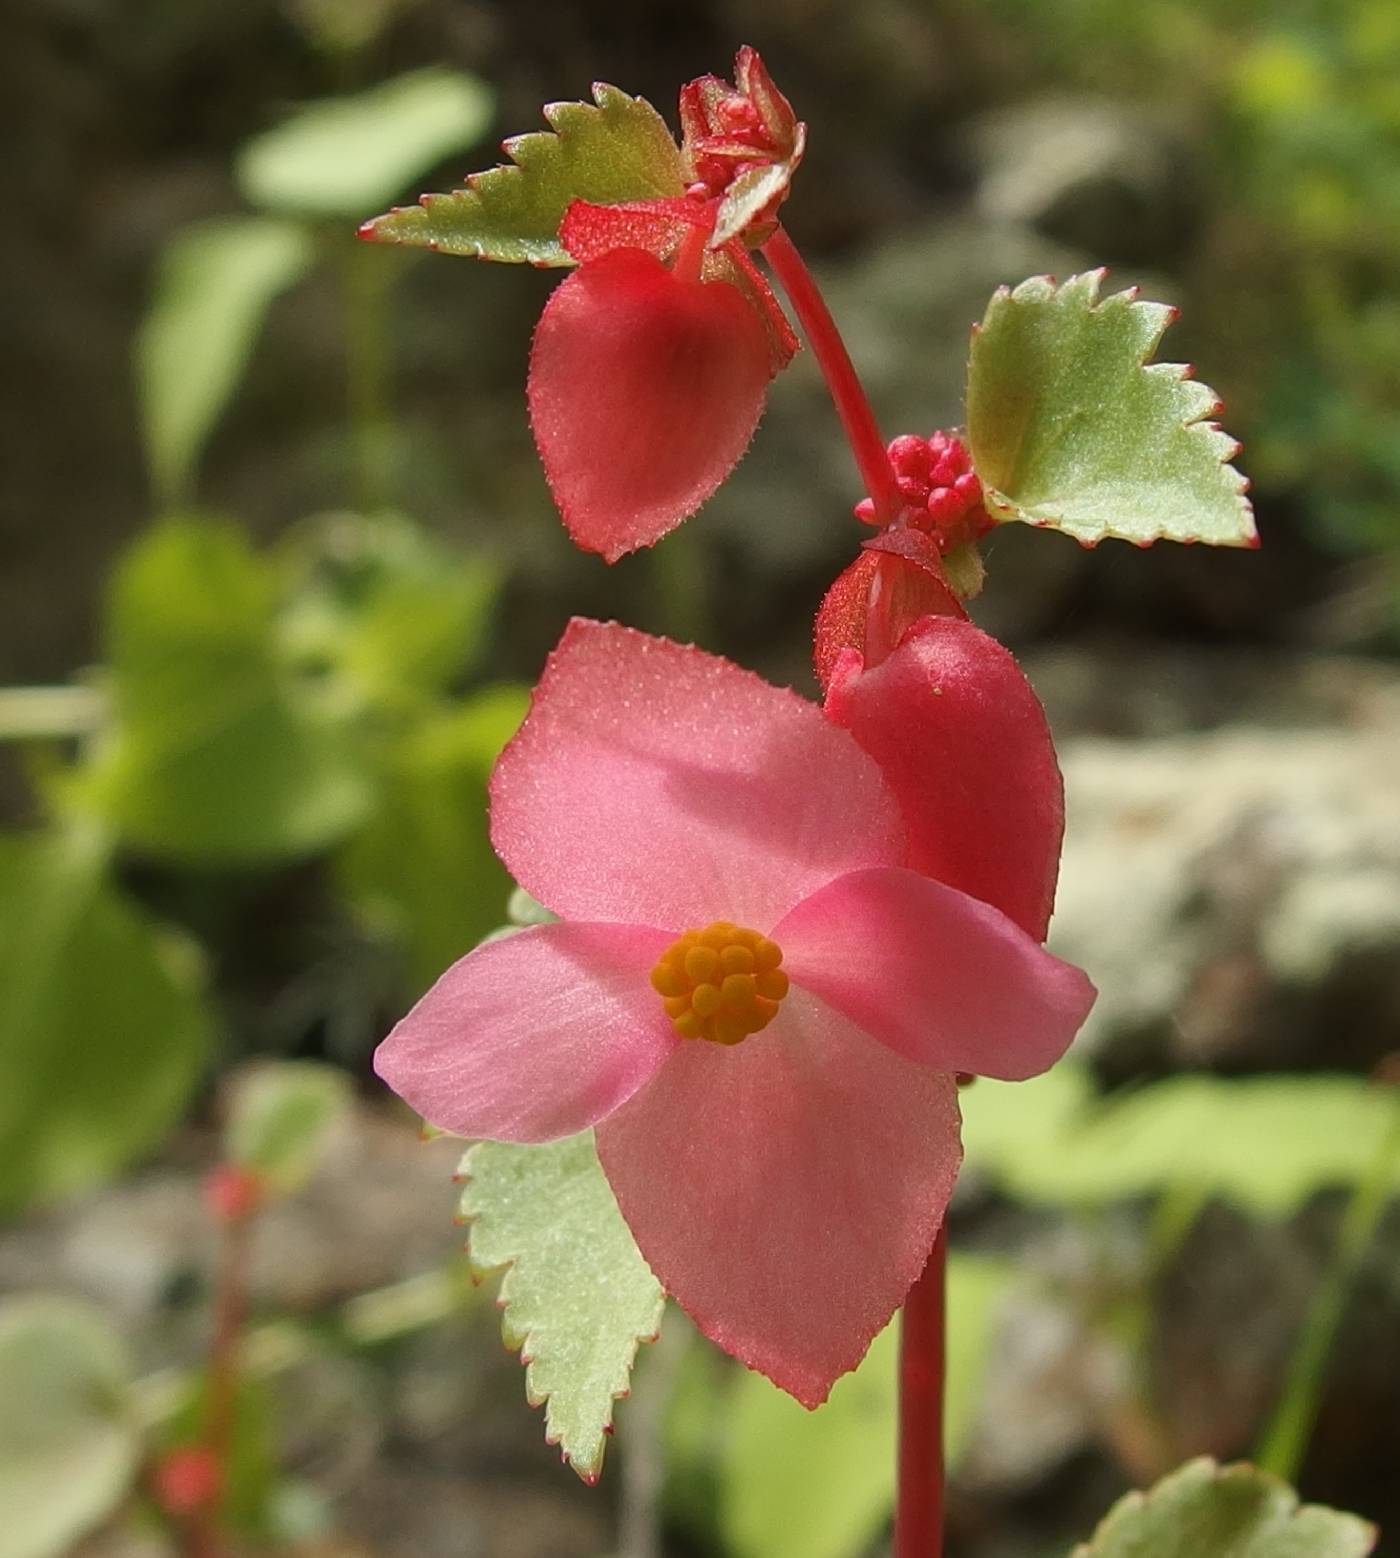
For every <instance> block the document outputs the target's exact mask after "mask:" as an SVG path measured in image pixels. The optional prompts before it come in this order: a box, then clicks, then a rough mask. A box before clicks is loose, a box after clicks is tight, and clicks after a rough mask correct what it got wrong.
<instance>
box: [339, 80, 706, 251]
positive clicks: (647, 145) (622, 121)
mask: <svg viewBox="0 0 1400 1558" xmlns="http://www.w3.org/2000/svg"><path fill="white" fill-rule="evenodd" d="M544 116H545V118H546V119H547V120H548V121H549V125H550V128H549V130H540V131H534V132H532V133H531V134H529V135H517V136H514V137H513V138H512V139H510V140H508V141H506V142H505V143H504V148H503V149H504V150H505V152H506V153H507V154H508V155H509V157H510V158H511V162H510V163H509V164H506V165H504V166H501V167H495V168H490V169H488V170H487V171H486V172H484V173H474V174H472V175H471V177H470V178H469V179H468V180H467V187H466V188H465V189H456V190H453V191H452V192H451V193H450V194H442V195H424V196H423V198H422V200H421V201H420V202H419V204H418V205H416V206H407V207H404V208H403V209H401V210H394V211H390V212H388V213H387V215H385V216H381V217H376V218H375V219H374V220H373V221H371V222H366V223H365V225H364V226H363V227H362V228H361V229H360V233H361V236H362V237H365V238H369V239H373V240H374V241H376V242H379V243H402V244H415V245H417V246H419V247H421V248H426V249H435V250H438V251H440V252H441V253H443V254H466V255H473V256H475V257H476V258H478V259H483V260H503V261H507V262H509V263H512V264H528V265H542V266H564V265H572V264H573V263H574V261H573V259H572V258H571V256H570V255H569V253H568V251H567V250H566V249H565V248H564V246H563V244H561V243H560V242H559V237H558V233H559V224H560V222H561V221H562V220H563V217H564V213H565V211H566V210H567V209H568V207H569V203H570V201H573V200H588V201H592V202H593V203H594V204H597V205H615V204H617V203H618V202H620V201H624V200H666V199H673V198H675V197H676V196H679V195H683V194H684V193H685V183H684V177H683V168H682V163H681V153H680V148H679V147H678V146H677V145H676V143H675V141H674V139H673V138H672V136H671V132H670V130H668V129H667V127H666V121H665V120H664V119H662V117H661V115H660V114H658V113H657V111H656V110H655V109H654V108H653V107H652V106H651V104H650V103H648V102H647V101H646V99H645V98H641V97H629V96H628V94H627V93H626V92H622V91H620V90H619V89H618V88H617V87H612V86H608V85H607V84H606V83H603V82H599V83H597V84H596V85H595V86H594V88H593V102H592V103H550V104H548V105H547V106H546V107H545V110H544Z"/></svg>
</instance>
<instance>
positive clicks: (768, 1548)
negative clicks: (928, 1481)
mask: <svg viewBox="0 0 1400 1558" xmlns="http://www.w3.org/2000/svg"><path fill="white" fill-rule="evenodd" d="M1010 1277H1011V1272H1010V1268H1009V1267H1007V1266H1006V1265H1004V1264H1003V1263H1001V1262H999V1261H991V1260H984V1259H981V1258H977V1257H972V1256H958V1255H955V1256H953V1257H951V1258H950V1260H949V1262H948V1347H949V1352H948V1359H947V1381H946V1399H945V1411H944V1418H945V1453H946V1455H947V1458H948V1460H949V1461H950V1463H951V1462H953V1461H956V1459H957V1457H958V1455H959V1454H960V1453H961V1450H962V1448H963V1445H964V1444H965V1443H966V1441H967V1437H968V1433H969V1430H970V1429H971V1427H972V1424H973V1421H974V1417H975V1413H976V1407H977V1402H978V1397H979V1394H980V1390H981V1383H982V1375H983V1370H984V1368H985V1366H986V1362H987V1358H988V1356H989V1352H990V1348H991V1344H992V1342H993V1340H994V1338H995V1334H996V1322H997V1315H998V1307H999V1303H1000V1300H1001V1298H1002V1296H1003V1294H1004V1293H1005V1291H1006V1288H1007V1286H1008V1284H1009V1281H1010ZM898 1331H899V1325H898V1322H897V1321H896V1322H894V1323H892V1324H891V1325H890V1326H889V1327H888V1328H887V1329H886V1330H884V1331H882V1332H881V1333H880V1335H879V1336H877V1337H876V1338H875V1340H874V1342H872V1343H871V1346H870V1351H869V1352H868V1353H867V1354H866V1357H865V1360H864V1362H863V1363H862V1364H861V1366H860V1367H859V1368H858V1369H857V1370H856V1371H855V1373H854V1374H851V1375H848V1376H847V1377H846V1378H845V1379H842V1380H838V1381H837V1383H836V1386H835V1387H834V1389H833V1390H832V1392H831V1398H830V1400H829V1401H828V1402H827V1403H826V1405H825V1406H822V1407H819V1408H818V1409H817V1410H816V1411H815V1412H808V1411H806V1410H805V1409H804V1408H802V1407H801V1406H799V1405H798V1404H797V1402H795V1401H794V1400H793V1399H792V1398H791V1397H790V1396H788V1395H786V1394H784V1393H783V1392H782V1391H780V1390H778V1389H777V1388H776V1387H775V1386H773V1385H770V1384H769V1383H768V1381H767V1380H765V1379H764V1378H763V1377H762V1376H761V1375H758V1374H744V1375H742V1376H741V1377H740V1378H739V1379H738V1380H737V1381H736V1382H735V1387H734V1396H733V1401H732V1404H731V1414H730V1417H729V1421H728V1425H727V1427H728V1431H727V1435H726V1438H727V1449H726V1455H725V1462H724V1471H723V1477H724V1489H723V1497H724V1506H723V1513H724V1526H725V1530H726V1533H727V1535H728V1537H729V1540H730V1543H731V1545H732V1546H733V1548H734V1550H735V1552H736V1553H737V1554H739V1558H849V1555H850V1554H852V1553H858V1552H861V1551H863V1550H864V1548H865V1546H866V1544H867V1543H869V1541H870V1540H871V1538H872V1537H874V1535H875V1534H876V1532H877V1531H878V1530H879V1528H880V1527H881V1526H882V1525H883V1524H884V1522H885V1520H886V1519H887V1518H888V1516H889V1513H890V1510H891V1508H892V1506H893V1503H894V1490H895V1427H896V1419H897V1410H896V1408H897V1394H898V1391H897V1382H896V1370H897V1366H898Z"/></svg>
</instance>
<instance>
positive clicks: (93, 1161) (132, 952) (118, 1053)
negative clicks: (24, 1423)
mask: <svg viewBox="0 0 1400 1558" xmlns="http://www.w3.org/2000/svg"><path fill="white" fill-rule="evenodd" d="M0 924H3V925H4V927H5V932H4V935H3V936H0V1076H3V1077H4V1079H5V1080H4V1085H3V1087H0V1210H6V1211H14V1210H18V1209H19V1208H21V1207H23V1206H26V1205H28V1204H30V1203H32V1202H44V1201H49V1200H52V1199H54V1198H56V1197H58V1196H62V1195H67V1194H71V1193H72V1192H74V1191H77V1190H81V1189H83V1188H85V1187H86V1186H88V1185H91V1184H94V1183H97V1182H99V1181H101V1180H103V1179H105V1178H106V1177H107V1176H108V1175H110V1174H112V1173H114V1172H115V1171H116V1170H117V1169H119V1168H122V1167H124V1166H125V1165H126V1164H127V1163H129V1162H131V1161H132V1159H133V1158H135V1157H137V1156H139V1155H140V1154H141V1153H143V1152H146V1151H148V1150H149V1149H150V1148H151V1147H153V1146H154V1145H155V1143H156V1142H158V1141H159V1140H160V1139H161V1137H162V1136H163V1135H164V1134H165V1132H166V1131H167V1130H168V1129H169V1128H170V1126H171V1125H172V1124H173V1123H174V1121H175V1120H176V1119H177V1117H178V1116H179V1113H180V1111H181V1109H182V1108H183V1107H184V1105H185V1102H186V1099H187V1098H188V1096H189V1094H190V1091H191V1089H192V1088H193V1086H194V1084H195V1081H196V1080H197V1078H198V1076H199V1072H200V1069H201V1067H202V1065H203V1063H204V1057H205V1054H206V1052H207V1050H208V1046H209V1039H210V1022H209V1016H208V1013H207V1011H206V1009H205V1005H204V1001H203V996H202V991H201V980H200V975H199V969H198V965H197V963H196V960H195V958H194V956H193V954H192V950H191V948H190V947H189V946H188V944H186V943H185V942H183V941H182V940H180V939H179V938H178V937H177V936H176V935H175V933H174V932H170V931H166V930H163V929H162V928H160V927H158V926H156V925H155V924H153V923H152V922H150V921H148V920H147V919H146V918H145V917H144V916H143V915H142V914H141V913H140V912H139V911H138V910H137V909H136V908H135V907H134V906H133V905H132V904H130V903H128V902H127V901H126V900H125V899H124V898H123V897H122V896H121V895H120V894H119V893H118V892H116V891H115V889H114V888H113V887H112V885H111V883H110V880H109V878H108V875H107V862H106V852H105V850H104V848H103V847H102V844H101V841H100V840H98V839H95V838H93V837H92V836H90V835H88V834H86V833H83V832H77V831H75V832H72V833H47V834H36V835H32V836H27V837H8V838H0ZM0 1507H4V1505H3V1502H0Z"/></svg>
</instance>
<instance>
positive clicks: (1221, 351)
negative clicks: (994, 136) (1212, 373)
mask: <svg viewBox="0 0 1400 1558" xmlns="http://www.w3.org/2000/svg"><path fill="white" fill-rule="evenodd" d="M991 9H992V12H993V14H994V15H996V16H997V17H998V18H999V19H1000V20H1001V21H1002V22H1003V23H1005V24H1007V25H1009V26H1010V27H1011V28H1012V29H1013V30H1014V32H1013V36H1015V34H1019V37H1016V44H1017V45H1018V46H1024V45H1026V44H1029V43H1030V42H1031V41H1032V40H1033V41H1034V49H1035V60H1036V63H1035V66H1034V67H1032V69H1033V72H1034V73H1035V74H1038V75H1040V76H1041V77H1042V78H1045V77H1048V78H1050V79H1052V80H1055V81H1056V82H1057V83H1058V84H1061V85H1065V84H1072V85H1077V86H1080V87H1084V88H1089V89H1091V90H1094V91H1096V92H1099V93H1102V94H1103V95H1104V96H1105V97H1108V98H1111V99H1116V100H1119V101H1122V102H1130V103H1134V104H1139V105H1150V106H1153V107H1155V108H1156V109H1157V110H1158V111H1160V113H1161V114H1162V116H1163V122H1164V124H1165V125H1168V126H1171V127H1172V128H1174V129H1176V130H1178V131H1179V132H1180V133H1181V134H1182V136H1183V137H1184V139H1185V140H1186V143H1187V144H1188V145H1190V147H1191V154H1192V157H1193V158H1197V159H1198V160H1199V165H1200V166H1199V173H1197V172H1196V171H1195V170H1191V172H1190V173H1189V174H1188V176H1196V177H1199V178H1200V180H1201V183H1202V188H1201V189H1200V190H1199V191H1198V197H1199V207H1198V210H1197V212H1196V213H1195V215H1194V220H1195V221H1196V222H1198V223H1199V224H1200V226H1201V229H1202V230H1201V231H1200V232H1199V233H1198V234H1197V235H1196V238H1195V243H1194V247H1195V250H1196V258H1195V259H1194V260H1193V262H1192V265H1191V269H1190V271H1189V273H1188V274H1187V275H1186V276H1185V277H1184V278H1183V279H1184V281H1185V283H1186V290H1185V295H1184V297H1183V303H1184V308H1185V313H1186V317H1187V318H1188V319H1189V320H1190V321H1192V324H1193V328H1194V330H1195V331H1196V334H1197V337H1198V338H1199V339H1202V340H1208V341H1210V343H1211V346H1212V350H1213V352H1214V353H1215V356H1216V360H1221V359H1222V358H1223V357H1225V356H1226V355H1227V354H1228V357H1229V359H1230V361H1231V364H1232V379H1233V383H1232V386H1231V388H1232V395H1231V399H1230V407H1229V409H1230V416H1231V426H1232V429H1234V430H1236V431H1240V432H1242V433H1243V434H1244V436H1245V439H1246V445H1247V451H1248V453H1247V460H1248V466H1249V469H1250V471H1251V474H1252V476H1253V478H1254V482H1255V484H1256V487H1257V488H1260V489H1262V490H1264V491H1265V492H1275V493H1287V494H1290V495H1293V496H1294V497H1296V499H1297V500H1298V506H1299V508H1300V509H1301V511H1302V513H1303V515H1304V516H1305V518H1306V521H1307V522H1308V523H1309V524H1310V525H1311V527H1312V529H1313V534H1314V536H1315V538H1316V539H1317V540H1318V541H1319V542H1321V543H1322V544H1323V545H1325V546H1327V547H1328V548H1330V549H1332V550H1334V551H1336V552H1338V553H1339V554H1341V555H1344V556H1348V557H1353V558H1356V559H1375V558H1376V557H1377V556H1379V557H1380V558H1381V559H1382V560H1383V565H1384V567H1385V569H1386V572H1387V574H1388V578H1389V599H1390V613H1389V618H1388V625H1387V627H1386V632H1387V633H1388V634H1389V636H1390V638H1391V639H1392V641H1394V639H1395V637H1396V635H1397V634H1400V75H1398V74H1397V71H1396V61H1397V60H1398V59H1400V8H1397V7H1396V6H1395V5H1394V4H1393V0H1287V3H1284V4H1274V3H1272V0H1225V3H1217V0H1154V3H1153V4H1150V5H1141V6H1131V5H1122V4H1118V3H1116V0H993V3H992V7H991Z"/></svg>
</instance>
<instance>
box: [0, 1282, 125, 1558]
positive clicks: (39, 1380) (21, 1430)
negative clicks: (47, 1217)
mask: <svg viewBox="0 0 1400 1558" xmlns="http://www.w3.org/2000/svg"><path fill="white" fill-rule="evenodd" d="M129 1380H130V1365H129V1363H128V1361H127V1357H126V1353H125V1350H124V1348H123V1347H122V1344H121V1341H120V1338H119V1337H118V1336H117V1335H116V1333H115V1331H113V1329H112V1328H111V1326H110V1325H109V1324H108V1323H107V1321H106V1320H105V1319H104V1317H103V1315H102V1313H101V1312H100V1311H99V1310H97V1309H95V1308H93V1307H90V1306H89V1305H87V1304H83V1303H79V1302H77V1301H76V1300H74V1299H69V1298H64V1297H62V1296H59V1295H55V1294H48V1293H46V1294H43V1295H39V1294H26V1295H25V1296H23V1297H13V1298H7V1299H4V1300H3V1301H0V1510H3V1511H4V1519H3V1520H0V1558H58V1555H59V1554H61V1553H66V1552H68V1551H70V1550H71V1548H72V1545H73V1543H74V1542H76V1541H77V1540H78V1538H79V1537H81V1536H83V1535H84V1534H85V1533H86V1532H87V1531H89V1530H91V1528H92V1527H93V1526H95V1525H96V1524H97V1523H98V1521H100V1520H102V1519H103V1518H104V1517H105V1516H106V1515H108V1514H110V1513H111V1511H112V1510H113V1509H114V1508H115V1507H116V1505H117V1504H118V1503H120V1502H121V1500H122V1499H123V1498H124V1497H125V1496H126V1494H127V1492H128V1490H129V1489H130V1487H131V1484H132V1481H133V1479H134V1477H135V1474H136V1468H137V1464H138V1461H139V1459H140V1452H141V1440H140V1433H139V1431H138V1429H137V1427H136V1423H135V1419H134V1416H133V1413H132V1411H131V1407H130V1403H129V1401H128V1397H127V1392H128V1385H129Z"/></svg>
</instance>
